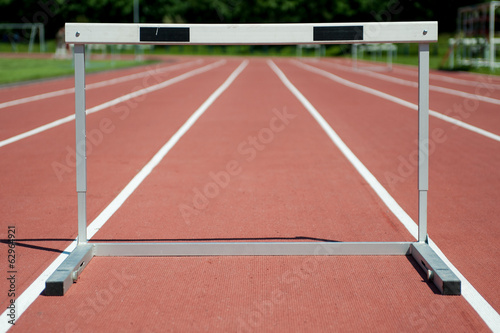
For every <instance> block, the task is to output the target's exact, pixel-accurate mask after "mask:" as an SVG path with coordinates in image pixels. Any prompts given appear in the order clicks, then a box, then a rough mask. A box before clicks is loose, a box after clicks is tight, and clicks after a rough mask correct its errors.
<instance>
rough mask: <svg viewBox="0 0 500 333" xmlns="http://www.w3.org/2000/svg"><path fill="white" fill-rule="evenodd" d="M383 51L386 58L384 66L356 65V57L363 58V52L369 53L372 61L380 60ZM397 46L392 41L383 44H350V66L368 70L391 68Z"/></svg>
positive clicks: (387, 69) (389, 69) (355, 68)
mask: <svg viewBox="0 0 500 333" xmlns="http://www.w3.org/2000/svg"><path fill="white" fill-rule="evenodd" d="M384 52H385V55H386V60H385V64H386V65H385V67H383V66H369V67H366V66H363V67H362V68H361V67H359V65H358V58H361V59H363V57H364V55H365V53H366V54H369V55H371V60H372V61H377V60H379V61H380V63H381V64H382V63H383V62H382V61H381V60H380V59H381V58H382V56H383V54H384ZM397 52H398V48H397V47H396V45H394V44H392V43H383V44H352V47H351V56H352V68H353V69H354V70H357V69H369V70H386V71H391V70H392V59H393V58H394V56H396V55H397Z"/></svg>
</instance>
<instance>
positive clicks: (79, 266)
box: [44, 244, 94, 296]
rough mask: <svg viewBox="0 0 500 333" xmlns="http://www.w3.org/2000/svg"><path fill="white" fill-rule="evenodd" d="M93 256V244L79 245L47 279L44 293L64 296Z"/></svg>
mask: <svg viewBox="0 0 500 333" xmlns="http://www.w3.org/2000/svg"><path fill="white" fill-rule="evenodd" d="M93 256H94V246H93V245H90V244H84V245H78V246H77V247H76V248H75V249H74V250H73V252H71V254H70V255H69V256H68V257H67V258H66V259H65V260H64V261H63V263H62V264H61V265H60V266H59V267H58V268H57V270H56V271H55V272H54V273H52V275H51V276H50V277H49V278H48V279H47V281H45V291H44V294H45V295H46V296H64V294H65V293H66V292H67V291H68V289H69V288H70V287H71V285H72V284H73V282H75V281H76V279H77V278H78V276H79V275H80V273H81V272H82V270H83V269H84V268H85V266H87V264H88V263H89V261H90V260H91V259H92V257H93Z"/></svg>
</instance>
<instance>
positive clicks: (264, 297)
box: [13, 59, 486, 332]
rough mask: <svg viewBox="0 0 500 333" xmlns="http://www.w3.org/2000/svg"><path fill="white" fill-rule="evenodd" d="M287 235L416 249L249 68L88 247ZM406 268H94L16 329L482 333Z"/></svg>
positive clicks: (255, 68)
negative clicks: (432, 332)
mask: <svg viewBox="0 0 500 333" xmlns="http://www.w3.org/2000/svg"><path fill="white" fill-rule="evenodd" d="M280 66H281V64H280ZM284 67H285V66H284ZM289 70H290V68H289ZM296 71H297V70H296ZM311 78H312V77H311V76H310V77H309V79H311ZM334 94H335V95H336V97H337V98H338V99H339V100H345V97H343V96H342V91H336V92H335V93H334ZM331 95H333V94H331V93H330V96H331ZM335 107H341V104H339V105H338V106H337V105H336V106H335ZM123 153H125V152H123ZM137 153H141V152H137ZM123 158H126V157H125V154H123ZM101 161H102V162H103V163H106V164H109V162H106V156H105V155H103V156H102V160H101ZM89 163H92V162H91V160H90V159H89ZM103 167H104V165H103ZM108 167H109V165H108ZM223 171H225V172H227V174H228V175H229V176H228V177H223V176H221V175H222V174H223V173H222V172H223ZM96 176H97V175H96V174H93V175H91V177H96ZM214 178H215V179H214ZM94 179H95V178H94ZM216 179H217V180H216ZM208 184H214V185H208ZM217 186H219V187H218V190H216V188H217ZM210 191H212V192H210ZM198 193H202V194H203V193H204V195H205V200H203V199H201V198H200V199H199V200H200V201H199V202H197V201H195V200H196V199H195V197H196V196H197V195H198V196H200V194H198ZM185 206H187V207H188V208H185V209H186V210H185V211H184V213H183V210H182V208H181V207H185ZM189 207H191V210H190V209H189ZM295 237H310V238H323V239H325V238H326V239H331V240H342V241H347V240H411V236H410V235H409V234H408V232H407V231H406V230H405V229H404V228H403V227H402V226H401V224H400V223H399V222H398V221H397V220H396V219H395V217H394V216H392V215H391V214H389V213H388V212H387V208H386V207H385V206H384V205H383V203H382V202H381V201H380V200H379V199H378V198H377V197H376V195H375V194H374V193H373V192H372V191H371V189H370V187H369V186H367V184H366V183H365V182H364V181H363V179H362V178H361V176H360V175H358V173H357V172H356V171H355V170H354V169H353V167H352V166H351V165H350V164H349V163H348V162H347V161H346V159H345V158H344V157H343V156H342V154H341V153H340V151H339V150H338V149H337V148H336V147H335V146H334V145H333V143H332V142H331V141H330V139H329V138H328V137H327V136H326V134H324V132H323V131H322V130H321V128H320V127H319V125H318V124H317V123H316V122H315V121H314V120H313V118H312V117H311V116H310V115H309V113H308V112H307V111H306V110H305V109H304V108H303V107H302V105H301V104H300V103H299V102H298V101H297V100H296V98H295V97H294V96H293V95H292V94H291V93H290V92H289V91H288V89H287V88H286V87H285V86H284V85H283V84H282V83H281V81H280V80H279V79H278V78H277V76H276V75H275V74H274V73H273V72H272V71H271V69H270V68H269V66H268V65H267V64H266V62H265V61H264V60H263V59H256V60H252V61H251V62H250V64H249V65H248V67H247V69H245V71H243V73H242V74H240V76H239V77H238V78H237V79H236V81H235V82H234V83H233V84H232V85H231V86H230V87H229V88H228V89H227V91H226V92H225V93H224V94H222V95H221V96H220V98H219V99H218V100H217V101H216V102H215V103H214V104H213V105H212V106H211V107H210V108H209V109H208V110H207V112H206V113H205V114H204V115H203V116H202V117H201V118H200V119H199V121H198V122H197V123H195V125H194V126H193V127H192V128H191V129H190V130H189V131H188V132H187V134H186V135H185V136H184V137H183V138H182V139H181V140H180V141H179V142H178V144H177V145H176V146H174V148H173V149H172V150H171V151H170V152H169V154H167V156H166V157H165V159H164V160H163V161H162V162H161V163H160V164H159V165H158V166H157V168H156V169H154V170H153V172H152V173H151V174H150V176H149V177H148V178H146V180H145V181H144V182H143V183H142V184H141V185H140V186H139V188H138V189H137V190H136V191H135V192H134V193H133V194H132V195H131V196H130V198H129V199H128V200H127V201H126V202H125V203H124V205H123V206H122V207H121V209H120V210H119V211H118V212H117V213H116V214H115V215H114V216H112V217H111V219H110V220H109V221H108V222H107V223H106V224H105V225H104V227H103V228H101V229H100V231H99V232H98V233H97V234H96V237H95V238H96V239H98V240H101V241H104V240H108V239H115V240H116V239H118V240H123V239H129V240H130V239H132V240H135V239H142V240H144V239H156V240H158V239H174V240H175V239H181V238H187V239H196V238H211V239H216V238H230V239H234V240H236V241H237V240H239V239H241V238H252V239H261V238H266V239H268V238H273V239H278V240H282V239H284V238H286V239H289V238H295ZM415 266H416V265H415V264H414V262H413V261H410V260H408V259H407V258H406V257H404V256H401V257H292V258H287V257H215V258H94V259H93V261H92V262H91V263H90V264H89V266H87V268H86V269H85V272H84V274H82V276H81V278H80V280H79V282H78V283H77V284H76V285H74V286H73V287H72V288H71V289H70V291H69V292H68V293H67V295H66V296H64V297H61V298H53V297H43V296H42V297H39V298H38V299H37V300H36V301H35V303H33V305H32V307H31V308H30V309H29V311H28V312H27V313H26V314H25V315H24V316H23V317H22V318H21V319H20V320H19V321H18V322H17V324H16V327H15V328H14V329H13V331H16V330H19V331H21V330H23V329H37V330H44V331H61V330H73V331H79V330H92V331H97V330H104V329H110V328H111V327H116V325H119V326H118V327H123V328H124V329H126V330H137V331H149V332H160V331H165V330H171V331H180V332H181V331H237V332H238V331H239V332H254V331H255V332H261V331H283V332H289V331H309V330H310V331H315V332H316V331H317V332H322V331H323V332H331V331H334V330H339V331H367V330H373V329H374V328H376V329H377V328H380V329H381V330H384V331H392V332H399V331H405V330H410V331H417V330H425V329H429V328H433V329H438V330H442V331H443V330H455V331H457V330H461V329H464V328H466V329H469V330H475V331H481V330H485V329H486V327H485V325H484V323H483V322H482V321H481V320H480V318H479V317H478V316H477V314H476V313H475V312H474V311H473V310H472V309H471V308H470V307H469V306H468V304H467V302H466V301H465V300H464V299H463V298H462V297H443V296H440V295H438V294H436V290H435V289H433V288H432V287H431V288H430V287H429V286H428V284H427V283H423V282H422V280H423V277H422V276H421V275H420V274H419V273H418V272H419V271H418V270H417V269H416V268H415ZM388 272H390V273H389V274H388Z"/></svg>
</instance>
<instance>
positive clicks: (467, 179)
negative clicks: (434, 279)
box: [281, 61, 500, 312]
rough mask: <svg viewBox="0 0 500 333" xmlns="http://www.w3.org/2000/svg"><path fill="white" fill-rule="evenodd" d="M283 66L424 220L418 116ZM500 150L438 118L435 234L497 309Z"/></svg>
mask: <svg viewBox="0 0 500 333" xmlns="http://www.w3.org/2000/svg"><path fill="white" fill-rule="evenodd" d="M281 66H282V67H283V69H284V71H285V74H286V75H288V76H289V78H290V79H291V80H292V82H293V83H294V84H295V85H296V87H297V88H298V89H299V90H300V91H302V93H303V94H304V95H305V96H306V97H307V98H308V99H309V101H310V102H311V103H312V104H313V105H314V106H315V107H316V108H317V109H318V111H319V112H321V113H322V114H323V116H324V117H325V119H326V120H327V121H328V122H329V123H330V124H331V126H332V127H333V128H334V129H335V130H336V131H337V133H338V134H339V135H340V137H342V139H343V140H344V142H345V143H346V144H347V145H348V146H349V147H350V148H351V149H352V150H353V152H354V154H356V155H357V156H358V157H359V158H360V159H361V161H362V162H363V163H364V164H365V165H366V166H367V168H368V169H369V170H370V171H371V172H372V173H373V175H374V176H375V177H376V178H377V179H378V180H379V182H380V183H381V184H382V185H383V186H384V187H385V188H386V189H387V190H388V191H389V193H390V194H391V195H392V196H393V197H394V198H395V199H396V201H397V202H398V203H399V204H400V205H401V207H403V208H404V210H405V211H406V212H407V213H408V214H409V215H410V216H411V217H412V218H413V220H414V221H417V220H418V217H417V215H418V211H417V207H418V202H417V200H418V195H417V164H418V162H417V155H418V147H417V142H416V139H417V134H418V133H417V132H418V119H417V112H416V111H414V110H411V109H408V108H405V107H402V106H400V105H398V104H395V103H392V102H390V101H388V100H385V99H382V98H379V97H376V96H373V95H370V94H366V93H364V92H361V91H359V90H355V89H353V88H348V87H346V86H343V85H340V84H338V83H336V82H334V81H332V80H329V79H327V78H325V77H323V76H320V75H317V74H315V73H311V72H309V71H307V70H304V69H302V68H299V67H297V66H295V65H293V64H292V63H290V62H288V61H283V62H282V63H281ZM431 108H433V104H432V100H431ZM499 149H500V145H499V143H498V142H496V141H494V140H491V139H489V138H486V137H484V136H481V135H477V134H475V133H472V132H470V131H467V130H465V129H462V128H459V127H456V126H453V125H452V124H450V123H447V122H444V121H442V120H439V119H435V118H432V117H431V118H430V151H431V156H430V176H429V178H430V179H429V194H428V195H429V223H428V228H429V231H428V233H429V235H430V237H431V238H432V239H433V240H434V241H435V242H436V243H437V245H438V246H439V247H440V248H441V250H442V251H443V252H444V253H445V255H446V256H447V257H448V259H450V261H451V262H452V263H453V264H454V265H455V266H456V267H457V268H458V270H459V271H460V272H461V273H462V274H464V276H465V277H466V278H467V279H468V280H469V282H471V283H472V285H473V286H474V287H475V288H476V289H477V290H478V291H479V293H480V294H481V295H483V297H484V298H485V299H486V300H487V301H488V302H489V303H490V304H491V305H492V306H493V307H494V308H495V310H496V311H497V312H498V311H500V291H499V289H498V288H497V287H496V286H497V285H498V278H497V276H498V274H499V273H500V265H499V263H498V261H497V260H495V259H494V258H496V257H497V256H499V255H500V248H499V247H498V245H497V239H498V237H499V235H500V225H499V224H498V223H495V221H496V216H498V215H499V214H500V207H499V206H498V203H497V201H498V200H497V199H498V198H499V197H500V187H499V186H498V184H499V183H500V154H499V152H500V150H499ZM464 249H468V250H467V252H464Z"/></svg>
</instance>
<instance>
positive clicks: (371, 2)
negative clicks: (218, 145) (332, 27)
mask: <svg viewBox="0 0 500 333" xmlns="http://www.w3.org/2000/svg"><path fill="white" fill-rule="evenodd" d="M133 2H134V0H85V1H82V0H79V1H78V0H0V22H2V23H42V24H44V25H45V30H46V36H47V38H53V37H54V36H55V34H56V32H57V31H58V29H59V28H61V27H62V26H63V25H64V23H65V22H110V23H114V22H119V23H131V22H133V8H134V6H133ZM478 2H480V1H470V0H469V1H464V0H455V1H435V0H434V1H432V0H419V1H416V0H315V1H311V0H139V8H140V9H139V13H140V14H139V17H140V19H139V21H140V22H141V23H269V22H275V23H284V22H290V23H297V22H302V23H306V22H361V21H366V22H373V21H381V22H389V21H417V20H437V21H439V29H440V32H453V31H455V29H456V15H457V8H458V7H461V6H465V5H469V4H474V3H478Z"/></svg>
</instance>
